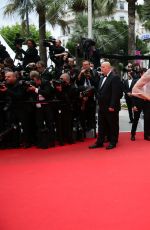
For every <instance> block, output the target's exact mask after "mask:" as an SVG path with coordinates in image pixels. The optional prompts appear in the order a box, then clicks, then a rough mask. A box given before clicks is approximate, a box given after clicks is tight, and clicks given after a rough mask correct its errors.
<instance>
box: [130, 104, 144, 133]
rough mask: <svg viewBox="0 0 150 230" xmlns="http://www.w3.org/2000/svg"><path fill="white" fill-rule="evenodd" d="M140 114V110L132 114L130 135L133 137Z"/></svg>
mask: <svg viewBox="0 0 150 230" xmlns="http://www.w3.org/2000/svg"><path fill="white" fill-rule="evenodd" d="M141 112H142V109H140V108H139V109H138V111H135V112H134V119H133V123H132V128H131V135H132V136H134V135H135V134H136V129H137V125H138V122H139V118H140V114H141Z"/></svg>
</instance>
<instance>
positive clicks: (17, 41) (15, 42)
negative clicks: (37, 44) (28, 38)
mask: <svg viewBox="0 0 150 230" xmlns="http://www.w3.org/2000/svg"><path fill="white" fill-rule="evenodd" d="M24 41H25V39H24V38H21V37H20V34H19V33H17V34H16V37H15V40H14V45H15V46H16V45H19V46H22V44H23V42H24Z"/></svg>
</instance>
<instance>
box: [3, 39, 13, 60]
mask: <svg viewBox="0 0 150 230" xmlns="http://www.w3.org/2000/svg"><path fill="white" fill-rule="evenodd" d="M0 43H1V44H2V45H3V46H5V47H6V51H7V52H8V53H9V55H10V57H11V58H12V59H13V60H14V59H15V52H14V51H13V50H12V49H11V48H10V46H9V45H8V44H7V42H6V41H5V39H4V38H3V37H2V35H0Z"/></svg>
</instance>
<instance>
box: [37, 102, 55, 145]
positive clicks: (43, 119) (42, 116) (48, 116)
mask: <svg viewBox="0 0 150 230" xmlns="http://www.w3.org/2000/svg"><path fill="white" fill-rule="evenodd" d="M36 127H37V132H38V134H39V133H41V132H44V130H45V128H47V129H48V133H49V140H50V142H54V140H55V131H54V119H53V111H52V108H51V106H50V105H48V104H45V105H44V104H43V105H41V108H36ZM39 138H40V137H39Z"/></svg>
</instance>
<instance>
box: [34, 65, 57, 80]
mask: <svg viewBox="0 0 150 230" xmlns="http://www.w3.org/2000/svg"><path fill="white" fill-rule="evenodd" d="M36 69H37V71H38V72H39V73H40V76H41V78H42V79H45V80H47V81H51V80H52V78H53V75H52V73H51V72H50V71H49V68H46V66H45V64H44V62H43V61H39V62H37V63H36Z"/></svg>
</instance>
